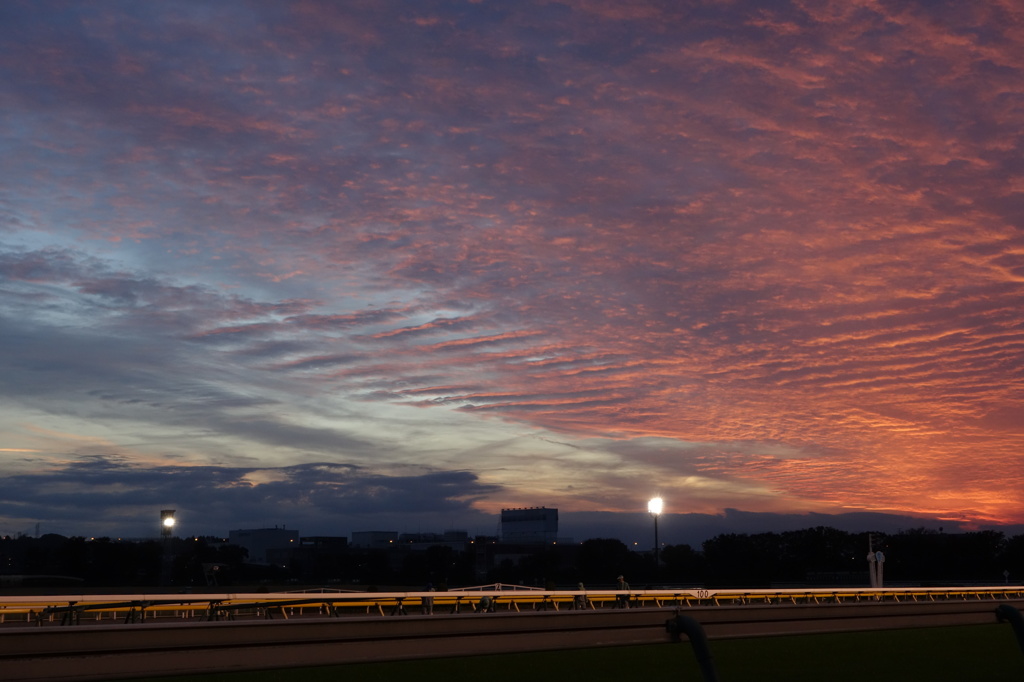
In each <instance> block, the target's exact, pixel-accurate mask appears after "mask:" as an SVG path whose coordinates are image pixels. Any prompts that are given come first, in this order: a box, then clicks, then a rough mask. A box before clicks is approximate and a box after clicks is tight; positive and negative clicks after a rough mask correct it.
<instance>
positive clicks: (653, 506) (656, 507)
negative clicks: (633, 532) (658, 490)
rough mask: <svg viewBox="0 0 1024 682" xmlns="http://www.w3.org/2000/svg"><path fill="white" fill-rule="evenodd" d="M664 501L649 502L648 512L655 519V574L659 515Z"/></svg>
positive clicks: (655, 499)
mask: <svg viewBox="0 0 1024 682" xmlns="http://www.w3.org/2000/svg"><path fill="white" fill-rule="evenodd" d="M663 504H664V503H663V502H662V499H661V498H660V497H655V498H652V499H651V500H649V501H648V502H647V511H648V512H650V514H651V516H653V517H654V573H655V575H657V573H658V563H659V562H658V549H659V548H658V515H659V514H661V508H662V506H663Z"/></svg>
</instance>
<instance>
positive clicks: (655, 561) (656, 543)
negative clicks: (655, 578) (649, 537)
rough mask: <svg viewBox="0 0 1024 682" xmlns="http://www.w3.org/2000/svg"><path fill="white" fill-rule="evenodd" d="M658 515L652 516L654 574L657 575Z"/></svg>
mask: <svg viewBox="0 0 1024 682" xmlns="http://www.w3.org/2000/svg"><path fill="white" fill-rule="evenodd" d="M658 549H659V547H658V515H657V514H655V515H654V574H655V575H657V574H658Z"/></svg>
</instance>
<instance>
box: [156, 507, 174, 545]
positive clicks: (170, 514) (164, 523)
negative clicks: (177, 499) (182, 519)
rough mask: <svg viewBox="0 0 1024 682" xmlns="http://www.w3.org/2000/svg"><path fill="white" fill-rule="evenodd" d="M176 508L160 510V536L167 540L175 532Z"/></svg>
mask: <svg viewBox="0 0 1024 682" xmlns="http://www.w3.org/2000/svg"><path fill="white" fill-rule="evenodd" d="M174 523H175V520H174V510H173V509H161V510H160V536H161V537H163V538H164V539H165V540H166V539H167V538H169V537H171V535H172V534H173V533H174Z"/></svg>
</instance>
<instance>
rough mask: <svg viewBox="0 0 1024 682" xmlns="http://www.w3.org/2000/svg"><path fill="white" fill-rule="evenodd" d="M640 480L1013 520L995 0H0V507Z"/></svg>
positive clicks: (221, 512)
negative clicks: (51, 0)
mask: <svg viewBox="0 0 1024 682" xmlns="http://www.w3.org/2000/svg"><path fill="white" fill-rule="evenodd" d="M654 494H660V495H661V496H662V497H664V499H665V506H666V518H665V521H664V522H663V525H662V528H663V532H664V533H665V534H666V539H667V540H668V541H669V542H671V541H673V540H674V539H677V538H684V537H686V538H689V537H690V536H689V535H686V534H685V533H684V530H685V529H686V528H687V524H690V523H692V524H696V523H697V522H698V521H701V522H712V521H715V522H717V523H718V526H716V532H718V531H722V532H743V531H746V530H748V529H753V528H757V527H763V528H764V529H771V528H772V527H781V525H777V526H772V523H778V524H781V523H782V522H783V521H785V523H788V524H795V525H796V527H809V526H813V525H829V524H830V523H832V522H833V521H835V522H836V523H838V522H839V521H841V520H844V519H845V520H847V521H849V520H851V519H856V520H857V523H861V524H862V525H865V526H866V527H864V528H863V529H864V530H870V529H871V524H873V523H877V524H882V523H883V521H885V520H889V521H892V520H893V519H895V520H897V521H898V525H900V526H902V527H907V525H908V524H914V523H920V524H925V523H927V524H932V525H936V526H943V525H944V526H945V527H947V528H955V529H974V528H987V527H1000V528H1008V529H1014V530H1015V532H1024V526H1022V525H1021V524H1024V6H1022V5H1021V4H1020V3H1019V2H1017V1H1016V0H988V1H985V0H979V1H978V2H958V1H954V0H948V1H945V2H941V1H940V2H932V1H928V2H924V1H922V2H913V1H900V2H884V1H874V0H831V1H828V0H825V1H818V0H806V1H799V0H792V1H790V2H755V1H753V0H736V1H735V2H724V1H717V0H707V1H705V2H698V1H696V0H695V1H675V0H660V1H653V0H652V1H650V2H642V1H637V2H622V1H621V0H562V1H554V0H552V1H544V0H537V1H533V0H515V1H512V0H508V1H491V0H477V1H470V0H459V1H455V0H452V1H447V0H438V1H434V0H405V1H393V0H349V1H346V0H342V1H340V2H271V1H266V2H235V1H218V2H183V1H177V0H170V1H167V2H137V1H131V2H116V1H107V2H50V1H45V0H44V1H39V0H25V1H23V2H22V1H19V0H13V1H12V0H5V1H4V2H2V3H0V534H15V533H34V532H35V529H36V527H37V524H39V527H40V528H41V529H42V532H44V533H45V532H55V533H62V534H66V535H71V534H75V535H87V536H88V535H134V536H142V535H146V534H155V533H156V532H157V531H156V526H157V521H158V515H159V510H160V509H162V508H174V509H177V510H178V516H179V520H180V522H181V532H182V533H185V534H189V535H191V534H200V535H202V534H224V533H226V532H227V531H228V530H229V529H235V528H254V527H264V526H274V525H286V526H287V527H289V528H296V529H299V530H300V531H301V532H302V533H303V534H321V535H330V534H333V535H347V534H349V533H350V532H351V531H355V530H395V531H399V532H415V531H418V530H422V531H431V532H440V531H441V530H444V529H447V528H461V529H469V530H470V531H471V532H486V533H494V532H496V527H495V524H496V519H497V516H496V515H497V513H498V512H499V510H500V509H502V508H505V507H531V506H548V507H557V508H558V509H559V510H560V513H561V515H562V520H563V526H564V527H565V529H566V534H568V535H575V536H576V537H577V538H580V539H582V538H585V537H600V536H606V535H612V534H618V535H620V536H622V535H625V534H626V532H627V531H625V530H620V527H619V526H617V525H616V524H617V523H619V522H624V520H625V521H630V522H635V523H637V524H640V526H639V527H642V528H644V529H646V528H647V527H648V525H647V524H649V520H648V519H647V518H646V516H647V515H646V514H645V513H644V510H645V509H646V500H647V499H648V498H649V497H651V496H652V495H654ZM574 519H575V520H576V521H575V522H574ZM730 519H732V520H734V521H735V523H731V522H730V521H729V520H730ZM583 520H587V523H591V525H584V524H583ZM756 522H760V524H761V525H760V526H758V523H756ZM574 523H575V524H576V525H574ZM627 526H628V524H627ZM625 527H626V526H623V528H625ZM691 530H692V528H691ZM645 532H646V531H645ZM623 539H628V538H625V537H623Z"/></svg>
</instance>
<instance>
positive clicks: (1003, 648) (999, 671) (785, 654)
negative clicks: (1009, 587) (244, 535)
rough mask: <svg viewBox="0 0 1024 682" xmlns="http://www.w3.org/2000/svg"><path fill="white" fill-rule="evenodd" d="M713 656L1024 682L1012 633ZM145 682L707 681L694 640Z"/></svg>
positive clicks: (743, 643)
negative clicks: (703, 676)
mask: <svg viewBox="0 0 1024 682" xmlns="http://www.w3.org/2000/svg"><path fill="white" fill-rule="evenodd" d="M711 653H712V655H713V656H714V660H715V666H716V669H717V672H718V677H719V680H720V682H764V681H767V680H785V681H786V682H847V681H849V682H865V680H870V681H871V682H889V681H893V682H896V681H899V682H1004V681H1005V682H1011V681H1012V682H1021V681H1022V680H1024V653H1022V652H1021V650H1020V648H1019V647H1018V645H1017V640H1016V638H1015V637H1014V634H1013V630H1012V629H1011V628H1010V626H1009V625H996V624H993V625H975V626H966V627H955V628H927V629H915V630H891V631H882V632H862V633H839V634H821V635H805V636H800V637H773V638H768V637H764V638H757V639H736V640H717V641H713V642H711ZM140 679H141V678H140ZM144 679H145V680H146V681H147V682H154V681H156V680H165V681H168V682H169V681H171V680H173V681H174V682H293V681H294V682H298V681H299V680H301V681H302V682H328V681H330V682H336V681H337V680H351V681H356V682H362V681H364V680H365V681H371V682H372V681H374V680H409V681H415V682H432V681H435V680H436V681H437V682H442V681H443V682H469V681H470V680H473V681H474V682H479V681H483V682H524V681H527V680H528V681H529V682H548V681H551V682H556V681H557V682H572V681H574V680H587V681H588V682H601V681H603V680H608V681H613V680H614V681H615V682H623V681H624V680H650V681H651V682H655V681H657V682H668V681H669V680H695V681H699V680H701V675H700V671H699V668H698V667H697V662H696V658H695V656H694V653H693V649H692V648H691V647H690V645H689V643H688V642H686V641H685V640H684V641H683V642H682V643H680V644H667V643H666V644H662V645H651V646H638V647H612V648H604V649H584V650H571V651H551V652H542V653H530V654H502V655H495V656H467V657H463V658H444V659H434V660H425V661H397V662H387V663H369V664H366V663H364V664H353V665H346V666H333V667H329V668H303V669H295V670H273V671H266V672H244V673H243V672H239V673H221V674H212V675H191V676H185V677H174V678H167V677H163V678H160V677H152V678H144ZM136 682H139V681H136Z"/></svg>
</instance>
